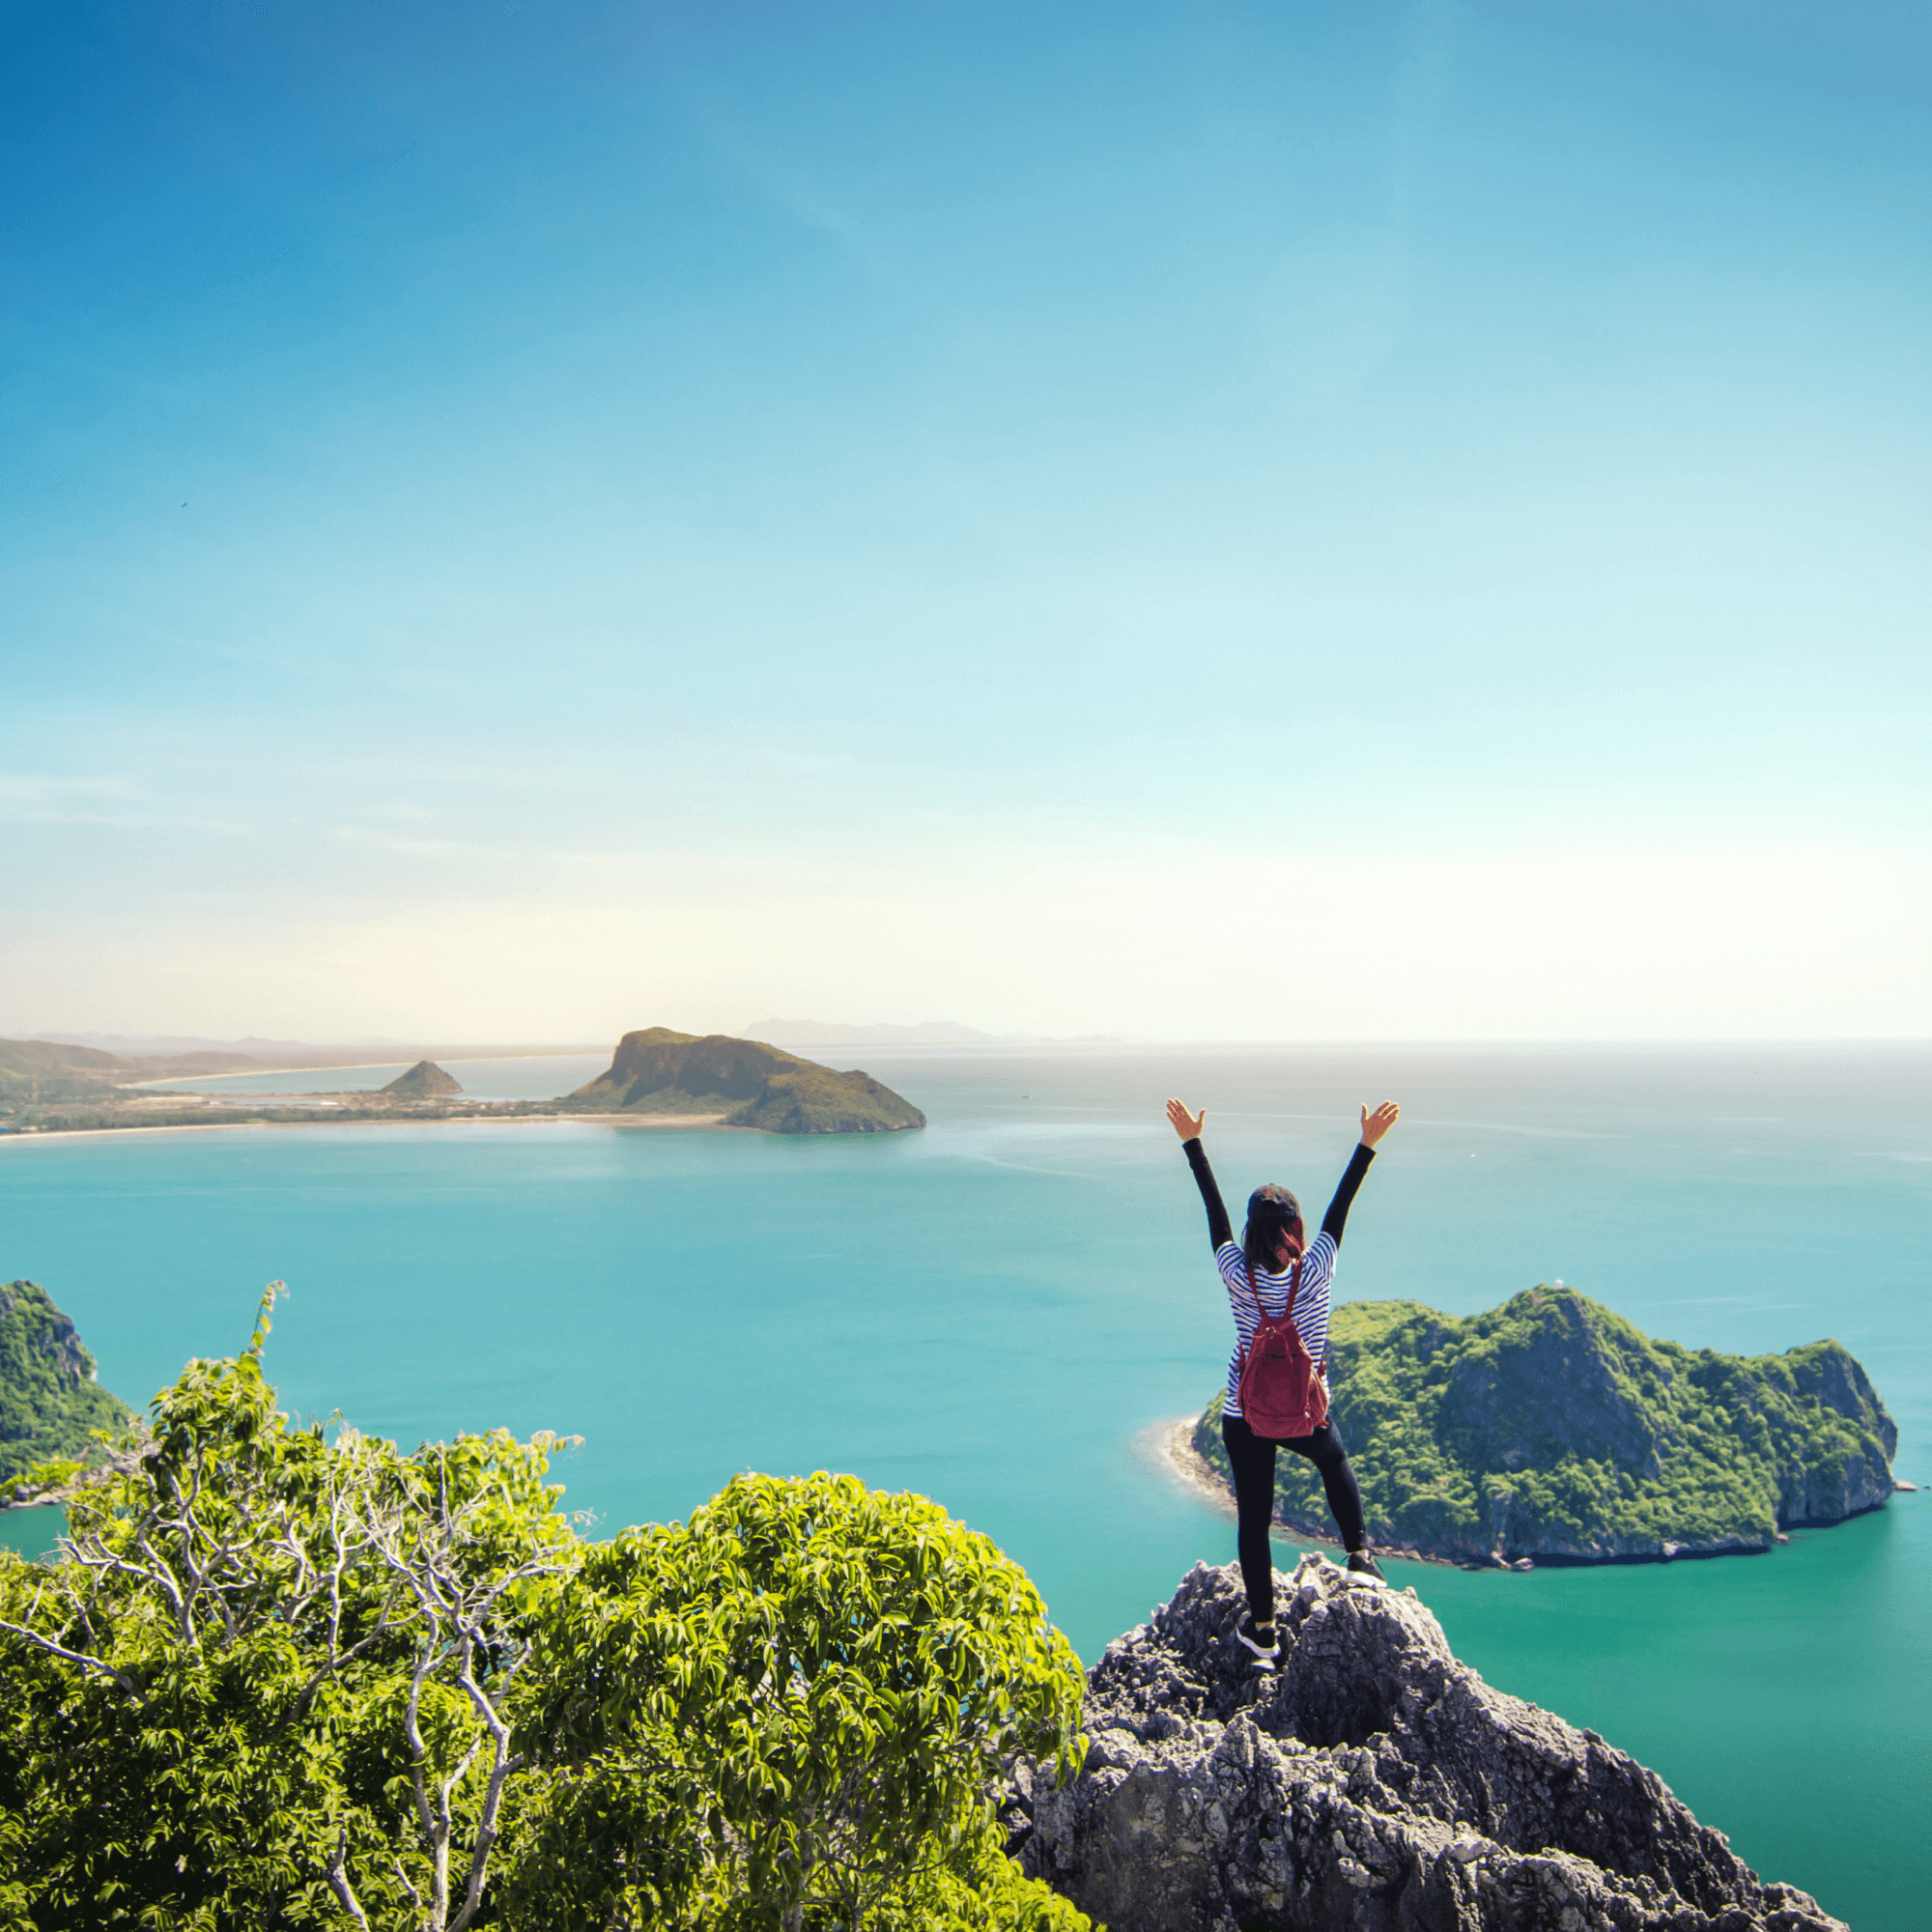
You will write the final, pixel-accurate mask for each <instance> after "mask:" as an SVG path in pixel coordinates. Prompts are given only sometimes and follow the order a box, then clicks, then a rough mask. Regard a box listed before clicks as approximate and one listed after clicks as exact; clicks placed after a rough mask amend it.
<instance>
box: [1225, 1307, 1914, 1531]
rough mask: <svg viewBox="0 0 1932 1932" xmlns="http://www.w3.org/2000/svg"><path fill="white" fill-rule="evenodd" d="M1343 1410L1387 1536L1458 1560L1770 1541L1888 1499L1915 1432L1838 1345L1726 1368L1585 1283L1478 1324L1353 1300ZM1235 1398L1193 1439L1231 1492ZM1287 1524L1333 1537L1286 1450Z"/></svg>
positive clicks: (1282, 1485)
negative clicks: (1227, 1411) (1635, 1320)
mask: <svg viewBox="0 0 1932 1932" xmlns="http://www.w3.org/2000/svg"><path fill="white" fill-rule="evenodd" d="M1330 1335H1331V1351H1332V1361H1331V1365H1330V1378H1331V1385H1332V1388H1333V1391H1334V1414H1335V1420H1336V1423H1337V1426H1338V1427H1339V1428H1340V1430H1341V1432H1342V1436H1343V1439H1344V1440H1345V1441H1346V1442H1347V1444H1348V1446H1349V1456H1350V1461H1351V1462H1352V1463H1353V1464H1354V1468H1355V1475H1356V1478H1357V1480H1358V1481H1359V1482H1360V1484H1361V1488H1362V1503H1363V1508H1364V1510H1365V1511H1366V1513H1367V1516H1368V1522H1369V1534H1370V1536H1371V1537H1372V1538H1373V1539H1374V1540H1375V1541H1376V1542H1378V1543H1379V1544H1382V1545H1384V1546H1389V1547H1397V1548H1409V1549H1414V1550H1417V1551H1419V1552H1421V1553H1422V1554H1425V1555H1433V1556H1443V1557H1449V1558H1451V1559H1453V1560H1457V1561H1461V1562H1488V1561H1492V1560H1495V1559H1497V1558H1500V1559H1502V1560H1504V1561H1520V1560H1521V1559H1523V1558H1530V1559H1533V1560H1536V1561H1549V1560H1554V1561H1558V1562H1584V1563H1589V1562H1605V1561H1612V1560H1617V1559H1627V1558H1644V1557H1649V1558H1668V1557H1672V1556H1685V1555H1716V1554H1719V1553H1721V1552H1725V1551H1744V1550H1762V1549H1768V1548H1771V1546H1772V1545H1773V1543H1775V1542H1776V1540H1777V1538H1778V1536H1779V1534H1780V1533H1781V1532H1782V1531H1783V1530H1785V1529H1787V1528H1789V1527H1791V1526H1792V1525H1794V1524H1801V1523H1823V1522H1837V1521H1839V1520H1842V1519H1843V1518H1845V1517H1848V1516H1856V1515H1858V1514H1859V1513H1860V1512H1861V1511H1864V1510H1869V1509H1876V1508H1879V1507H1880V1506H1881V1505H1883V1504H1884V1503H1885V1502H1886V1501H1887V1500H1888V1499H1889V1497H1890V1495H1891V1492H1892V1489H1891V1468H1890V1462H1891V1457H1892V1455H1893V1453H1894V1452H1895V1450H1896V1449H1897V1447H1898V1431H1897V1429H1896V1428H1895V1427H1894V1425H1893V1423H1892V1420H1891V1417H1890V1416H1889V1415H1888V1414H1887V1413H1886V1409H1885V1405H1884V1404H1883V1403H1881V1402H1880V1401H1879V1399H1878V1395H1877V1393H1876V1391H1875V1390H1874V1389H1873V1388H1872V1385H1871V1382H1870V1380H1869V1378H1867V1377H1866V1375H1865V1372H1864V1370H1863V1369H1862V1368H1861V1366H1860V1365H1859V1363H1858V1361H1857V1360H1856V1359H1855V1358H1854V1357H1853V1356H1852V1355H1851V1354H1850V1353H1849V1352H1847V1350H1845V1349H1843V1348H1842V1347H1841V1346H1840V1345H1839V1344H1838V1343H1836V1342H1811V1343H1807V1344H1806V1345H1805V1346H1804V1347H1803V1348H1800V1349H1793V1350H1789V1351H1788V1352H1787V1353H1785V1354H1782V1355H1725V1354H1720V1353H1719V1352H1718V1351H1717V1350H1713V1349H1686V1348H1682V1347H1680V1346H1679V1345H1678V1344H1677V1343H1675V1342H1654V1341H1652V1340H1651V1339H1650V1338H1649V1337H1648V1336H1646V1335H1643V1334H1640V1333H1639V1332H1638V1331H1637V1330H1636V1329H1635V1328H1634V1327H1633V1326H1632V1325H1631V1324H1630V1323H1629V1322H1628V1321H1624V1320H1623V1318H1622V1317H1621V1316H1619V1315H1616V1314H1614V1313H1612V1311H1611V1310H1609V1309H1607V1308H1605V1307H1604V1306H1603V1305H1602V1304H1601V1303H1600V1302H1595V1301H1592V1300H1591V1299H1590V1298H1589V1297H1588V1296H1587V1295H1583V1294H1579V1293H1577V1291H1576V1290H1575V1289H1573V1288H1560V1287H1542V1288H1535V1289H1531V1290H1529V1291H1527V1292H1526V1293H1522V1294H1519V1295H1516V1296H1514V1297H1513V1298H1512V1299H1511V1300H1509V1301H1507V1302H1505V1303H1504V1304H1503V1305H1502V1306H1501V1307H1500V1308H1492V1309H1491V1310H1489V1311H1488V1312H1487V1313H1486V1314H1482V1315H1471V1316H1468V1317H1465V1318H1463V1319H1461V1320H1459V1319H1458V1318H1457V1317H1455V1316H1452V1315H1441V1314H1438V1313H1437V1312H1436V1311H1435V1309H1433V1308H1425V1307H1424V1306H1423V1305H1422V1304H1421V1303H1420V1302H1415V1301H1362V1302H1351V1303H1348V1304H1346V1305H1345V1306H1343V1307H1341V1308H1338V1309H1337V1310H1336V1311H1335V1317H1334V1321H1333V1325H1332V1327H1331V1330H1330ZM1220 1427H1221V1404H1220V1398H1219V1397H1218V1396H1217V1397H1216V1398H1215V1400H1214V1402H1213V1403H1212V1404H1210V1406H1209V1407H1208V1411H1207V1413H1206V1414H1205V1415H1203V1416H1202V1418H1201V1420H1200V1423H1199V1424H1198V1425H1197V1426H1196V1429H1195V1432H1194V1447H1195V1449H1196V1451H1197V1452H1198V1454H1199V1455H1200V1456H1201V1457H1202V1458H1203V1459H1204V1460H1205V1461H1206V1462H1208V1463H1209V1464H1211V1465H1212V1467H1213V1468H1214V1469H1215V1471H1216V1472H1217V1473H1218V1474H1220V1475H1221V1476H1222V1478H1223V1479H1224V1480H1226V1479H1227V1456H1226V1452H1225V1450H1224V1449H1223V1448H1222V1446H1221V1436H1220ZM1281 1462H1282V1464H1283V1467H1282V1468H1281V1471H1280V1475H1279V1480H1278V1484H1277V1495H1278V1498H1279V1513H1280V1515H1281V1518H1282V1520H1283V1521H1285V1522H1289V1523H1292V1524H1295V1525H1298V1526H1302V1527H1306V1528H1309V1529H1311V1530H1314V1531H1315V1532H1316V1533H1318V1534H1320V1533H1325V1531H1326V1528H1327V1509H1326V1505H1325V1503H1324V1501H1323V1499H1322V1494H1321V1487H1320V1484H1319V1481H1318V1480H1315V1479H1313V1478H1312V1471H1311V1470H1310V1468H1309V1465H1308V1464H1306V1463H1303V1462H1302V1461H1301V1460H1300V1459H1299V1458H1298V1457H1283V1458H1282V1459H1281Z"/></svg>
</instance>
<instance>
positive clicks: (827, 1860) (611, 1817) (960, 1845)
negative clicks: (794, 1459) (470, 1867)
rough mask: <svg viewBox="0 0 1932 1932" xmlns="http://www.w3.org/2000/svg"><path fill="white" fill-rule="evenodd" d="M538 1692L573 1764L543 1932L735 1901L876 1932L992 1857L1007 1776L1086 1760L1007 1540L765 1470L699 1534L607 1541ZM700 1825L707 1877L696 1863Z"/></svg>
mask: <svg viewBox="0 0 1932 1932" xmlns="http://www.w3.org/2000/svg"><path fill="white" fill-rule="evenodd" d="M531 1682H532V1685H533V1686H534V1685H535V1684H537V1683H542V1684H543V1685H545V1686H547V1687H548V1694H546V1695H541V1696H538V1695H533V1696H532V1697H531V1699H530V1706H529V1713H528V1716H527V1718H526V1726H527V1732H528V1736H529V1738H530V1741H531V1748H532V1750H533V1753H534V1754H535V1755H536V1756H537V1757H538V1758H539V1759H540V1760H541V1761H542V1762H543V1763H545V1764H546V1765H548V1766H554V1767H555V1768H556V1770H555V1775H554V1776H553V1777H551V1778H550V1779H549V1781H548V1782H547V1784H546V1786H545V1790H544V1795H543V1799H542V1801H541V1802H540V1803H539V1804H533V1805H531V1806H530V1807H529V1809H528V1816H529V1821H530V1824H529V1829H530V1832H531V1835H532V1841H533V1842H532V1845H531V1849H530V1855H529V1857H528V1859H527V1861H526V1862H525V1863H523V1864H522V1865H521V1866H520V1871H519V1876H518V1879H517V1881H515V1883H514V1885H513V1888H512V1889H513V1890H514V1891H515V1892H516V1894H517V1896H518V1897H519V1899H520V1905H519V1909H518V1910H517V1911H516V1912H515V1913H514V1914H513V1917H514V1918H516V1919H517V1922H519V1923H520V1924H521V1923H528V1924H532V1925H537V1924H548V1923H554V1924H558V1925H561V1924H565V1923H581V1922H584V1920H583V1919H582V1918H573V1917H572V1916H571V1915H572V1914H573V1913H576V1912H580V1911H581V1912H584V1913H587V1914H592V1915H594V1916H595V1922H600V1923H601V1922H610V1921H611V1918H612V1916H613V1915H620V1916H622V1917H624V1918H628V1919H629V1920H630V1922H641V1921H642V1920H643V1919H644V1918H647V1917H648V1916H649V1914H650V1913H653V1912H663V1911H664V1910H665V1909H666V1908H667V1906H668V1905H670V1904H672V1903H673V1902H675V1901H678V1900H680V1899H681V1900H683V1901H688V1902H691V1903H693V1904H695V1905H696V1909H697V1910H698V1911H699V1912H700V1914H701V1913H703V1912H704V1911H706V1910H708V1909H710V1905H711V1903H712V1902H713V1901H716V1900H720V1899H731V1900H734V1901H737V1903H736V1904H735V1905H734V1907H733V1910H732V1912H731V1914H730V1920H731V1922H732V1923H734V1924H743V1925H746V1926H748V1927H749V1926H752V1925H754V1924H755V1925H766V1924H769V1925H775V1926H781V1927H784V1928H787V1932H795V1928H797V1927H800V1926H802V1925H803V1924H804V1923H805V1922H806V1919H807V1916H808V1913H809V1912H810V1910H811V1909H812V1908H813V1907H814V1906H819V1905H823V1906H829V1907H831V1908H833V1910H834V1911H835V1913H836V1922H837V1923H838V1924H840V1925H849V1926H851V1927H852V1928H854V1932H857V1928H859V1927H860V1926H862V1925H863V1924H865V1923H866V1922H867V1919H868V1918H870V1917H871V1916H872V1915H874V1914H876V1913H879V1912H881V1911H882V1910H883V1909H885V1908H887V1907H888V1905H889V1902H890V1901H891V1900H893V1899H894V1898H895V1896H898V1897H903V1895H904V1894H905V1893H906V1891H907V1889H908V1887H912V1886H916V1885H917V1883H918V1882H920V1881H922V1880H932V1879H935V1878H936V1877H937V1875H939V1874H940V1873H942V1872H950V1873H952V1875H953V1876H954V1877H955V1878H956V1877H957V1876H958V1875H959V1874H961V1873H962V1872H965V1871H969V1870H971V1869H974V1868H977V1866H978V1865H983V1862H984V1860H983V1851H984V1845H985V1834H986V1832H987V1829H988V1827H989V1826H990V1824H991V1820H992V1807H991V1794H992V1793H993V1791H994V1790H995V1789H996V1788H997V1785H998V1781H999V1778H1000V1776H1001V1773H1002V1770H1003V1767H1004V1766H1005V1765H1006V1764H1007V1763H1009V1762H1010V1759H1011V1757H1012V1755H1013V1754H1014V1753H1015V1752H1017V1751H1020V1750H1030V1751H1044V1752H1045V1753H1047V1754H1049V1755H1051V1754H1052V1753H1053V1752H1054V1751H1056V1750H1059V1749H1064V1748H1065V1747H1067V1745H1068V1742H1069V1740H1070V1738H1071V1735H1072V1732H1073V1728H1074V1726H1075V1724H1076V1723H1077V1721H1078V1716H1079V1701H1080V1691H1081V1680H1080V1671H1079V1665H1078V1662H1077V1660H1076V1659H1075V1658H1074V1656H1073V1654H1072V1651H1071V1649H1070V1648H1069V1647H1068V1645H1067V1644H1066V1641H1065V1638H1064V1637H1063V1636H1061V1634H1059V1632H1057V1631H1056V1630H1054V1629H1053V1628H1052V1626H1051V1625H1049V1624H1048V1623H1047V1621H1046V1612H1045V1606H1044V1605H1043V1604H1042V1603H1041V1602H1040V1599H1039V1596H1038V1594H1037V1592H1036V1590H1035V1589H1034V1587H1033V1585H1032V1583H1031V1582H1030V1581H1029V1580H1028V1578H1027V1576H1026V1573H1025V1572H1024V1571H1023V1570H1021V1569H1020V1567H1019V1566H1018V1565H1017V1564H1015V1563H1013V1562H1012V1561H1011V1560H1010V1559H1009V1558H1008V1557H1006V1556H1004V1555H1003V1554H1002V1553H1001V1552H1000V1550H999V1549H998V1548H996V1547H995V1546H994V1545H993V1544H992V1543H991V1542H990V1541H989V1540H988V1539H987V1538H985V1537H983V1536H979V1535H976V1534H974V1533H973V1532H972V1531H970V1530H968V1529H966V1528H964V1527H963V1526H962V1525H961V1524H959V1523H957V1522H954V1521H953V1520H952V1519H951V1518H950V1517H948V1516H947V1514H946V1513H945V1511H944V1510H942V1509H941V1508H940V1507H939V1506H938V1505H937V1504H936V1503H932V1502H929V1501H927V1500H926V1499H925V1498H924V1497H923V1496H916V1495H888V1494H882V1493H880V1492H876V1491H871V1490H867V1488H866V1487H865V1485H864V1484H862V1483H860V1482H859V1481H858V1480H857V1479H856V1478H854V1477H851V1476H828V1475H823V1474H820V1475H815V1476H811V1477H809V1478H806V1479H804V1480H802V1481H792V1482H781V1481H779V1480H777V1479H775V1478H773V1477H770V1476H758V1475H748V1476H740V1477H738V1478H737V1479H735V1480H734V1481H733V1482H732V1483H731V1484H729V1485H728V1486H727V1487H726V1488H725V1490H724V1491H723V1492H721V1493H720V1494H719V1495H718V1496H716V1497H715V1498H714V1499H713V1500H712V1501H711V1502H710V1503H708V1504H706V1505H705V1506H704V1507H703V1508H701V1509H699V1510H696V1511H695V1512H694V1513H693V1516H692V1519H691V1521H690V1523H689V1524H688V1525H679V1524H672V1525H670V1526H669V1527H668V1528H648V1529H639V1530H630V1531H627V1532H625V1534H624V1535H622V1536H621V1537H619V1538H617V1539H616V1540H615V1541H614V1542H613V1543H611V1544H607V1545H605V1546H603V1547H602V1548H597V1549H594V1550H593V1551H592V1552H591V1553H590V1554H589V1555H588V1556H587V1557H586V1559H585V1561H584V1565H583V1568H582V1572H581V1573H580V1575H579V1577H578V1578H577V1584H576V1587H574V1588H573V1589H572V1590H571V1591H570V1592H569V1593H568V1595H567V1596H566V1598H565V1599H564V1601H563V1602H562V1603H560V1605H558V1607H557V1610H556V1612H555V1613H554V1615H552V1616H551V1617H549V1618H548V1619H547V1620H546V1624H545V1629H544V1633H543V1634H542V1636H541V1638H540V1639H539V1643H538V1652H537V1659H536V1664H535V1668H534V1670H533V1673H532V1679H531ZM642 1768H647V1770H648V1773H649V1775H648V1776H640V1775H639V1772H640V1769H642ZM667 1821H672V1822H671V1823H670V1824H669V1825H667ZM694 1830H695V1831H696V1832H697V1833H701V1835H702V1839H703V1842H704V1847H705V1858H704V1869H703V1870H702V1872H701V1873H700V1872H694V1871H693V1870H692V1869H691V1867H690V1864H689V1862H688V1860H687V1861H685V1862H683V1863H678V1862H675V1861H674V1859H675V1854H676V1853H677V1851H678V1849H679V1848H680V1847H681V1846H682V1845H684V1843H685V1839H684V1836H683V1834H684V1833H688V1832H690V1831H694ZM619 1841H621V1843H622V1846H623V1848H624V1849H623V1856H622V1857H621V1858H612V1857H610V1856H603V1855H600V1851H599V1848H600V1846H603V1845H606V1844H610V1843H615V1842H619ZM694 1881H695V1882H694ZM679 1888H684V1889H683V1890H682V1891H681V1892H680V1890H679ZM546 1895H547V1897H548V1900H549V1903H548V1905H547V1904H546ZM566 1900H568V1903H566ZM546 1912H549V1913H551V1914H553V1915H554V1916H553V1917H546V1916H545V1914H546Z"/></svg>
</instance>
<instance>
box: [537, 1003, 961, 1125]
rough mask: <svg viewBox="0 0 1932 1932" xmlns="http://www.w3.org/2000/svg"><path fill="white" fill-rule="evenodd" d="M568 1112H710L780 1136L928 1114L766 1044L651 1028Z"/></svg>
mask: <svg viewBox="0 0 1932 1932" xmlns="http://www.w3.org/2000/svg"><path fill="white" fill-rule="evenodd" d="M559 1104H560V1105H561V1106H562V1107H563V1108H564V1109H565V1110H566V1111H568V1112H571V1113H586V1114H653V1115H659V1116H662V1115H667V1114H670V1115H676V1114H690V1115H703V1116H707V1117H710V1118H712V1119H715V1120H716V1121H717V1122H718V1123H719V1124H720V1125H721V1126H726V1127H758V1128H762V1129H763V1130H764V1131H765V1132H767V1133H773V1134H876V1133H894V1132H896V1131H898V1130H899V1129H901V1128H904V1127H923V1126H924V1125H925V1116H924V1115H923V1114H922V1113H921V1112H920V1111H919V1109H918V1108H917V1107H915V1106H914V1105H913V1104H912V1103H911V1102H910V1101H909V1100H906V1099H903V1098H901V1096H900V1095H898V1094H895V1093H894V1092H893V1091H892V1089H891V1088H890V1087H882V1086H881V1085H880V1084H879V1083H878V1081H876V1080H874V1079H873V1078H872V1077H871V1075H870V1074H869V1073H837V1072H834V1070H833V1069H832V1068H831V1067H829V1066H821V1065H818V1063H817V1062H816V1061H812V1060H801V1059H800V1058H799V1057H798V1056H797V1055H796V1054H792V1053H786V1052H784V1051H782V1050H781V1048H779V1047H776V1046H767V1045H765V1044H764V1042H763V1041H761V1040H755V1039H734V1038H732V1037H730V1036H729V1035H728V1034H722V1033H715V1034H707V1035H705V1036H704V1037H698V1036H697V1035H696V1034H688V1033H674V1032H672V1031H671V1029H670V1028H669V1027H646V1028H645V1029H644V1030H643V1031H642V1032H641V1033H627V1034H626V1035H625V1036H624V1037H623V1038H622V1039H620V1040H619V1041H618V1042H617V1051H616V1053H615V1054H614V1055H613V1056H612V1058H611V1066H610V1070H609V1071H608V1072H605V1073H601V1074H599V1075H598V1077H597V1078H596V1079H595V1080H592V1081H590V1082H588V1083H587V1084H586V1085H584V1086H582V1087H580V1088H579V1089H578V1090H577V1092H576V1093H574V1094H569V1095H567V1096H566V1097H565V1098H564V1099H563V1100H562V1101H561V1102H560V1103H559Z"/></svg>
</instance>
